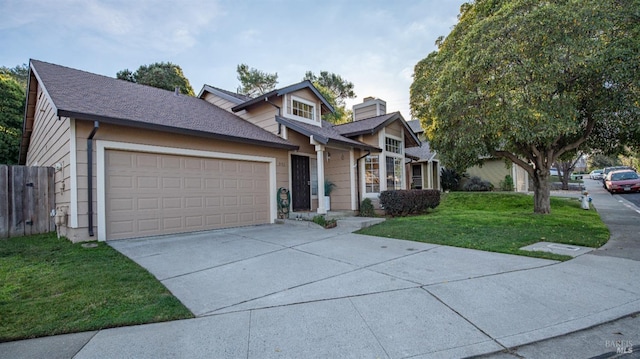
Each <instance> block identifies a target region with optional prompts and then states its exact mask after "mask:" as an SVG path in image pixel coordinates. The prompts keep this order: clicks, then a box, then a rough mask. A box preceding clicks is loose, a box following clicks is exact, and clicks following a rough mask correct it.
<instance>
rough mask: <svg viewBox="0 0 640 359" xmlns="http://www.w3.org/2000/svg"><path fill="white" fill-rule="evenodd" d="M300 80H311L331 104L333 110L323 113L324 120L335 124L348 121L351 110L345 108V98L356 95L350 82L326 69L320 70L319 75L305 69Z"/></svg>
mask: <svg viewBox="0 0 640 359" xmlns="http://www.w3.org/2000/svg"><path fill="white" fill-rule="evenodd" d="M302 80H303V81H304V80H309V81H311V82H312V83H313V85H314V86H315V87H316V88H317V89H318V91H320V93H321V94H322V96H323V97H324V98H325V99H326V100H327V101H328V102H329V103H330V104H331V106H333V108H334V110H335V112H333V113H328V114H326V115H324V116H323V119H324V120H325V121H329V122H331V123H335V124H339V123H345V122H349V120H350V119H351V111H350V110H348V109H347V108H346V105H345V100H346V99H349V98H355V97H356V93H355V92H354V91H353V83H352V82H350V81H347V80H345V79H343V78H342V76H340V75H338V74H334V73H332V72H328V71H320V75H316V74H314V73H313V72H312V71H307V73H306V74H305V75H304V78H303V79H302Z"/></svg>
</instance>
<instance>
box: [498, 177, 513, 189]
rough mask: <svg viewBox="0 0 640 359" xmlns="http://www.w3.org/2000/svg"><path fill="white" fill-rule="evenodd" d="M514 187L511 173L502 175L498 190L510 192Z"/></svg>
mask: <svg viewBox="0 0 640 359" xmlns="http://www.w3.org/2000/svg"><path fill="white" fill-rule="evenodd" d="M513 189H514V184H513V177H511V175H506V176H504V180H503V181H500V190H501V191H506V192H512V191H513Z"/></svg>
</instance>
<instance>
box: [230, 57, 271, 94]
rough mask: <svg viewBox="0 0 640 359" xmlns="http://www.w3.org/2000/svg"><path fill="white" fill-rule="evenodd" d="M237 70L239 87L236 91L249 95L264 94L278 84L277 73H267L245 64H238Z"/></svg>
mask: <svg viewBox="0 0 640 359" xmlns="http://www.w3.org/2000/svg"><path fill="white" fill-rule="evenodd" d="M236 71H237V72H238V80H239V81H240V87H239V88H238V92H239V93H241V94H244V95H247V96H250V97H256V96H259V95H264V94H265V93H267V92H269V91H271V90H273V89H275V88H276V85H277V84H278V73H277V72H276V73H273V74H270V73H267V72H263V71H260V70H258V69H255V68H253V67H249V65H246V64H240V65H238V66H237V67H236Z"/></svg>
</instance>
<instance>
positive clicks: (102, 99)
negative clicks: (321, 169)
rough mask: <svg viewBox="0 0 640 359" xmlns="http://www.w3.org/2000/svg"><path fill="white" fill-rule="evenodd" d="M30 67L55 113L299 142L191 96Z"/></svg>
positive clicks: (281, 144) (239, 138) (284, 144)
mask: <svg viewBox="0 0 640 359" xmlns="http://www.w3.org/2000/svg"><path fill="white" fill-rule="evenodd" d="M31 69H32V71H33V73H34V74H35V76H36V78H37V79H38V82H39V83H40V84H41V85H42V86H43V88H44V89H45V91H46V93H47V94H48V96H49V97H50V98H51V101H52V102H53V104H54V106H55V108H56V109H57V115H58V116H63V117H73V118H79V119H88V120H98V121H101V122H105V123H113V124H118V125H125V126H134V127H143V128H151V129H157V130H161V131H171V132H176V133H184V134H191V135H197V136H205V137H213V138H221V139H225V140H229V141H236V142H245V143H253V144H258V145H263V146H269V147H277V148H287V149H294V148H297V147H298V146H295V145H293V144H291V143H289V142H288V141H287V140H285V139H283V138H280V137H278V136H276V135H274V134H272V133H270V132H268V131H265V130H263V129H262V128H260V127H258V126H256V125H254V124H252V123H250V122H248V121H245V120H243V119H241V118H240V117H238V116H236V115H234V114H232V113H229V112H227V111H225V110H223V109H221V108H219V107H216V106H214V105H212V104H210V103H208V102H206V101H204V100H202V99H199V98H196V97H191V96H186V95H176V94H175V93H174V92H173V91H166V90H162V89H158V88H155V87H150V86H144V85H139V84H135V83H131V82H127V81H124V80H118V79H115V78H111V77H107V76H102V75H96V74H93V73H89V72H85V71H80V70H76V69H72V68H68V67H64V66H60V65H54V64H50V63H47V62H42V61H37V60H31Z"/></svg>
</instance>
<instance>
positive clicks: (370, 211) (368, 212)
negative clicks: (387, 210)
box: [359, 198, 376, 217]
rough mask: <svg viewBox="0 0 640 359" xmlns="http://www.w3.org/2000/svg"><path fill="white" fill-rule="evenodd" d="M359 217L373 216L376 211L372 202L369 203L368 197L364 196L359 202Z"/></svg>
mask: <svg viewBox="0 0 640 359" xmlns="http://www.w3.org/2000/svg"><path fill="white" fill-rule="evenodd" d="M359 216H360V217H375V216H376V212H375V210H374V208H373V203H371V199H370V198H365V199H363V200H362V203H361V204H360V214H359Z"/></svg>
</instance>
